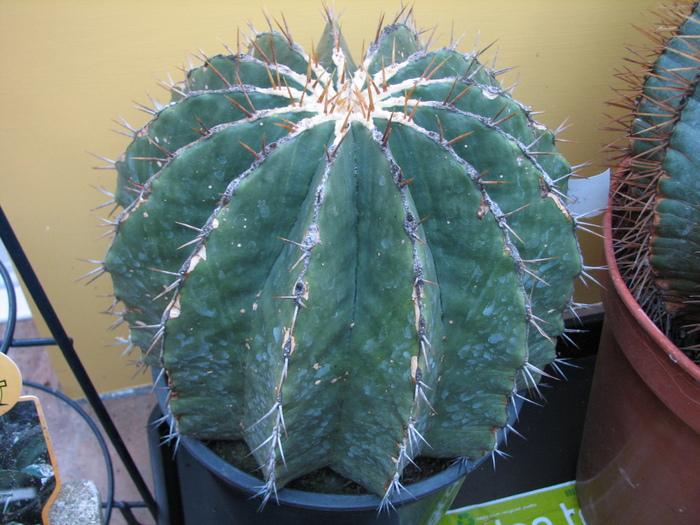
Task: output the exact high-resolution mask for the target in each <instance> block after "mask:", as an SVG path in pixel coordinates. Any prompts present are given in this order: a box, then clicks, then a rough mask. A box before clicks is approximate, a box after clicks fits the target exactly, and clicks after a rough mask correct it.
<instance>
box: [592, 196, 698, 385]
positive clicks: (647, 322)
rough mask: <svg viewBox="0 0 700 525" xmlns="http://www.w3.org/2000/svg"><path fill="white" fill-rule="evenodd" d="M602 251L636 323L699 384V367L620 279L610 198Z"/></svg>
mask: <svg viewBox="0 0 700 525" xmlns="http://www.w3.org/2000/svg"><path fill="white" fill-rule="evenodd" d="M603 251H604V253H605V260H606V262H607V265H608V273H609V276H610V280H611V281H612V283H613V286H614V287H615V291H616V292H617V294H618V295H619V297H620V299H621V300H622V301H623V302H624V304H625V306H626V307H627V308H628V309H629V311H630V313H631V314H632V315H633V316H634V318H635V319H636V320H637V322H638V323H639V324H640V325H642V326H643V327H644V328H645V329H646V331H647V334H648V335H649V337H651V338H652V339H653V340H654V341H655V342H656V343H657V344H658V345H659V347H660V348H661V349H662V350H663V351H664V352H666V354H668V356H669V359H670V360H671V361H673V362H674V363H675V364H677V365H678V366H679V367H680V368H682V369H683V370H685V371H686V372H687V373H688V374H689V375H690V376H692V377H693V378H694V379H695V380H696V381H698V382H700V366H698V365H697V364H695V363H694V362H693V361H692V360H691V359H690V358H689V357H688V356H687V355H685V354H684V353H683V351H682V350H681V349H680V348H678V346H676V345H675V344H674V343H673V342H672V341H671V340H670V339H669V338H668V337H666V335H665V334H664V333H663V332H662V331H661V330H660V329H659V328H658V327H657V326H656V324H655V323H654V322H653V321H652V320H651V319H650V318H649V316H648V315H647V314H646V313H645V312H644V310H643V309H642V308H641V306H639V303H638V302H637V300H636V299H635V298H634V296H633V295H632V293H631V292H630V290H629V288H628V287H627V285H626V284H625V281H624V280H623V279H622V275H621V274H620V270H619V268H618V266H617V259H616V258H615V252H614V250H613V243H612V198H611V199H610V201H609V202H608V206H607V208H606V210H605V212H604V215H603Z"/></svg>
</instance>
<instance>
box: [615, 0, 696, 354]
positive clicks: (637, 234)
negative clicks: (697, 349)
mask: <svg viewBox="0 0 700 525" xmlns="http://www.w3.org/2000/svg"><path fill="white" fill-rule="evenodd" d="M688 11H689V10H688V8H687V7H685V8H675V9H674V10H669V11H666V12H665V14H664V18H663V19H662V21H661V23H660V26H661V28H662V30H661V32H660V33H659V34H658V35H657V37H656V39H655V43H654V44H655V48H654V49H653V50H652V52H651V54H650V57H651V58H646V61H647V63H645V64H644V67H643V68H642V71H641V72H640V73H637V74H635V75H632V74H631V72H624V73H623V74H622V75H620V76H622V77H623V78H625V79H626V80H627V81H628V82H629V84H630V88H629V90H628V92H625V93H623V98H622V100H619V101H616V102H615V104H616V105H619V106H623V107H626V108H627V109H629V114H627V115H625V116H624V117H623V118H621V119H619V120H618V122H619V123H621V124H622V129H623V131H624V132H625V135H624V137H623V139H622V142H621V144H620V143H618V144H616V145H615V146H616V149H617V150H620V151H618V158H617V159H616V161H617V162H620V163H621V169H620V170H619V172H618V174H617V178H616V180H615V183H614V190H615V191H614V193H613V202H612V205H613V217H614V229H615V230H616V239H615V250H616V254H617V255H616V257H617V260H618V265H619V267H620V271H621V273H622V274H623V276H624V277H625V279H626V281H627V282H628V285H629V287H630V290H631V291H632V293H633V295H634V296H635V298H636V299H637V301H638V302H639V303H640V305H642V307H643V308H644V309H645V310H646V311H647V312H648V314H649V316H650V317H651V318H652V319H654V320H655V321H656V322H657V323H658V324H659V326H660V327H661V328H662V330H664V331H666V332H667V333H669V335H671V336H672V337H675V338H676V340H677V341H678V342H679V343H680V345H681V346H682V345H683V344H687V343H688V340H689V339H688V338H687V337H685V338H684V333H687V332H688V330H683V329H682V327H683V326H687V325H691V326H692V325H697V324H698V323H700V257H699V256H698V252H699V251H700V229H699V228H698V224H700V208H699V207H698V205H699V204H700V177H699V176H698V165H700V147H699V146H700V91H699V90H698V84H699V81H700V48H699V47H698V39H699V38H700V10H699V9H698V6H697V4H696V5H695V6H694V7H692V11H691V12H688ZM637 56H641V53H640V52H637ZM690 340H693V336H692V334H691V335H690Z"/></svg>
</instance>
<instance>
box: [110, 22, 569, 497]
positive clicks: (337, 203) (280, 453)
mask: <svg viewBox="0 0 700 525" xmlns="http://www.w3.org/2000/svg"><path fill="white" fill-rule="evenodd" d="M327 22H328V24H327V28H326V31H325V34H324V35H323V37H322V38H321V40H320V42H319V44H318V47H317V50H316V51H315V53H313V54H311V55H309V54H307V53H306V52H305V51H304V50H303V49H302V48H301V47H300V46H299V45H297V44H296V43H294V41H293V39H292V38H291V36H290V34H289V32H288V30H287V29H286V28H285V29H282V30H280V31H279V32H277V31H273V30H271V31H269V32H266V33H262V34H257V35H256V36H255V37H254V39H253V40H252V41H251V42H250V48H249V50H248V54H240V53H239V54H232V55H228V56H213V57H209V58H204V59H203V64H202V65H201V66H199V67H194V68H193V69H191V70H190V71H189V72H188V73H187V77H186V79H185V80H184V81H183V82H182V83H180V84H176V85H174V86H173V87H172V89H171V91H172V101H171V103H169V104H168V105H166V106H165V107H158V108H157V109H156V110H154V111H153V118H152V120H151V121H150V122H149V123H148V124H146V125H145V126H144V127H143V128H142V129H140V130H137V131H135V132H134V133H133V141H132V142H131V144H130V145H129V147H128V148H127V150H126V152H125V153H124V154H123V155H122V156H121V157H120V158H119V159H118V161H117V162H116V168H117V171H118V184H117V193H116V200H117V202H118V203H119V205H120V206H122V207H123V208H124V209H123V211H122V212H121V214H120V215H119V217H118V219H117V220H116V221H115V228H114V230H115V236H114V240H113V242H112V245H111V247H110V248H109V251H108V253H107V256H106V259H105V261H104V263H103V269H104V270H106V271H107V272H109V274H110V275H111V277H112V280H113V284H114V291H115V295H116V298H117V299H118V300H119V301H120V302H121V303H122V304H123V305H124V309H123V312H122V315H123V318H124V320H125V321H126V322H128V325H129V327H130V334H131V343H132V344H133V345H135V346H138V347H140V348H141V349H142V351H143V354H144V361H145V362H146V363H150V364H157V365H160V366H162V367H163V369H164V370H165V373H166V374H167V381H168V385H169V387H170V390H171V393H170V400H169V409H170V411H171V414H172V421H173V422H174V425H175V432H176V433H177V434H180V435H188V436H193V437H196V438H201V439H231V440H241V439H242V440H245V442H246V443H247V444H248V446H249V448H250V450H251V451H252V454H253V455H254V456H255V458H256V460H257V462H258V463H259V465H260V468H261V470H262V473H263V474H264V477H265V480H266V481H265V485H264V487H263V488H262V490H261V493H262V494H264V496H265V498H269V497H270V495H272V494H274V493H275V491H276V490H277V489H278V488H280V487H282V486H284V485H285V484H286V483H287V482H288V481H290V480H292V479H294V478H296V477H298V476H300V475H303V474H306V473H309V472H312V471H315V470H317V469H319V468H322V467H326V466H328V467H330V468H332V469H333V470H334V471H336V472H337V473H340V474H341V475H343V476H345V477H347V478H349V479H350V480H353V481H355V482H357V483H359V484H361V485H363V486H364V487H366V488H367V489H369V490H370V491H372V492H375V493H377V494H379V495H384V496H385V497H384V499H383V502H384V504H389V503H390V499H391V496H392V495H393V494H395V493H396V492H398V491H400V490H401V487H402V484H401V473H402V471H403V469H404V467H405V466H406V465H407V464H409V463H411V462H412V461H413V458H414V457H416V456H417V455H419V454H423V455H427V456H434V457H455V458H456V457H470V458H476V457H481V456H483V455H484V454H486V453H488V452H490V451H493V450H494V447H495V446H496V433H497V430H498V429H499V428H502V427H504V426H506V425H507V420H508V412H509V404H510V400H511V398H512V397H513V396H515V395H517V392H518V390H519V389H521V388H526V387H532V386H535V384H536V382H537V381H538V380H539V378H540V376H541V374H542V369H543V368H544V367H545V366H546V365H547V364H548V363H551V362H552V361H553V360H554V359H555V340H556V337H557V336H558V335H559V334H561V333H562V331H563V322H562V313H563V311H564V310H565V309H567V308H568V307H569V305H570V301H571V296H572V290H573V282H574V279H575V278H576V277H577V276H578V275H579V274H580V272H581V268H582V267H581V256H580V252H579V248H578V244H577V241H576V237H575V221H574V219H573V218H572V217H571V216H570V214H569V213H568V212H567V209H566V197H565V194H566V188H567V178H568V176H569V175H570V171H571V170H570V166H569V165H568V164H567V162H566V160H565V159H564V158H562V156H561V155H559V154H558V152H557V149H556V147H555V136H554V133H553V132H551V131H550V130H548V129H547V128H546V127H545V126H543V125H541V124H539V123H537V122H536V121H535V120H534V119H533V117H532V115H531V113H530V111H529V110H528V108H526V107H525V106H523V105H522V104H520V103H518V102H516V101H515V100H513V99H512V98H511V96H510V94H509V93H508V92H507V91H505V90H504V89H503V88H502V87H501V86H500V85H499V82H498V81H497V80H496V73H494V72H493V71H492V70H490V69H488V68H487V67H485V66H484V65H483V64H481V63H480V62H479V61H478V57H477V56H475V55H473V54H464V53H461V52H458V51H457V50H456V49H454V48H453V47H448V48H444V49H438V50H435V51H429V50H427V49H426V48H425V47H424V46H423V45H422V44H421V42H420V40H419V37H418V34H417V32H416V30H415V29H414V28H413V25H412V23H410V19H409V17H405V16H404V15H400V16H399V17H397V19H396V20H394V23H393V24H392V25H389V26H387V27H385V28H383V29H380V30H379V32H378V34H377V37H376V40H375V41H374V42H373V43H372V44H371V46H370V47H369V50H368V52H367V54H366V56H365V57H364V59H363V61H362V62H361V63H359V64H357V63H355V62H354V61H353V59H352V58H351V56H350V54H349V53H348V52H347V49H346V45H345V42H344V40H343V39H342V37H341V35H340V32H339V29H338V25H337V23H336V22H335V20H334V19H333V17H332V16H328V20H327Z"/></svg>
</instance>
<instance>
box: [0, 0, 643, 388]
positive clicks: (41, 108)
mask: <svg viewBox="0 0 700 525" xmlns="http://www.w3.org/2000/svg"><path fill="white" fill-rule="evenodd" d="M415 3H416V6H415V13H416V14H417V18H418V22H419V24H420V25H421V26H423V27H432V26H435V25H438V26H439V27H438V30H437V32H436V35H438V36H440V39H439V40H438V45H445V44H447V43H448V41H449V36H450V32H451V30H452V25H453V24H454V32H455V33H456V34H457V35H461V34H462V33H463V32H464V34H465V37H464V39H463V41H462V42H463V43H462V45H461V49H462V50H464V51H468V50H471V49H472V46H473V42H474V40H475V38H476V35H477V32H480V37H479V43H480V45H482V46H483V45H486V44H488V43H490V42H492V41H496V42H497V45H496V46H495V47H494V48H492V49H494V50H495V48H496V47H497V48H498V64H497V65H498V67H506V66H518V69H517V70H516V71H515V72H513V73H509V74H507V75H506V77H505V81H504V83H505V84H506V85H509V84H510V83H512V82H513V81H514V80H515V78H516V77H519V85H518V88H517V89H516V92H515V96H516V98H518V99H519V100H521V101H522V102H523V103H525V104H527V105H530V106H532V107H533V108H535V109H537V110H540V111H544V112H545V113H544V114H543V115H541V116H540V120H541V121H542V122H544V123H545V124H547V125H549V126H551V127H557V126H558V125H559V124H560V123H562V122H563V121H564V120H565V119H566V118H568V119H569V122H571V123H572V124H573V126H572V127H571V128H570V129H569V131H568V132H567V133H566V135H565V136H566V138H569V139H571V140H575V141H577V143H576V144H564V145H563V148H562V149H563V151H564V153H565V155H567V157H568V158H569V160H570V162H571V163H572V164H581V163H584V162H586V161H599V160H600V159H601V156H600V154H599V150H600V147H601V145H602V144H603V143H606V142H608V141H610V140H611V137H610V136H609V135H610V134H609V133H607V134H606V133H602V132H599V131H596V130H597V128H599V127H600V126H601V125H602V124H603V123H604V122H605V120H606V119H605V117H604V115H603V114H604V112H606V111H608V110H607V109H606V108H605V106H604V101H605V100H607V99H609V98H611V91H610V89H609V85H611V84H613V80H612V77H611V75H612V72H613V70H614V69H615V68H621V67H623V61H622V56H623V55H624V53H625V52H624V45H623V44H629V43H638V42H642V41H643V38H642V37H641V36H640V35H639V33H638V32H636V31H635V30H634V29H633V28H632V24H636V25H640V26H642V27H646V26H647V25H648V23H647V22H646V21H645V19H644V14H645V12H646V11H647V10H648V8H650V7H655V6H656V1H652V0H612V1H611V0H587V1H585V2H583V1H580V0H509V1H506V0H489V1H485V0H460V1H447V0H417V1H416V2H415ZM252 4H253V2H250V0H245V1H243V0H225V1H217V0H198V1H197V2H195V1H189V2H188V1H183V0H167V1H166V0H139V1H135V0H121V1H117V0H112V1H99V0H72V1H68V0H63V1H58V0H43V1H39V0H3V1H2V2H0V75H1V76H2V82H0V127H1V130H0V133H1V138H0V204H1V205H2V206H3V208H4V210H5V212H6V213H7V215H8V216H9V218H10V220H11V221H12V223H13V225H14V228H15V229H16V232H17V234H18V236H19V238H20V241H21V242H22V243H23V245H24V248H25V250H26V251H27V252H28V256H29V258H30V260H31V261H32V262H33V264H34V267H35V270H36V271H37V273H38V275H39V278H40V279H41V280H42V282H43V284H44V286H45V288H46V290H47V293H48V295H49V297H50V298H51V300H52V301H53V304H54V307H55V308H56V310H57V311H58V314H59V316H60V318H61V320H62V321H63V323H64V325H65V327H66V329H67V331H68V333H69V334H70V335H71V337H73V338H74V340H75V345H76V348H77V350H78V352H79V353H80V355H81V358H82V360H83V362H84V364H85V366H86V368H87V369H88V372H89V373H90V375H91V377H92V378H93V381H94V382H95V384H96V385H97V387H98V389H99V390H100V391H102V392H108V391H112V390H117V389H122V388H126V387H129V386H135V385H138V384H144V383H147V382H148V380H149V378H148V376H146V375H139V376H137V377H136V378H132V375H133V374H134V372H135V369H134V368H133V367H129V366H127V365H126V361H127V360H126V359H122V360H120V359H119V355H120V353H121V348H112V347H107V345H109V344H110V343H112V342H113V341H114V337H115V336H116V335H121V336H125V335H126V334H125V333H124V332H116V333H115V332H108V331H107V328H108V327H109V325H110V324H111V323H112V322H113V321H114V319H113V318H111V317H110V316H107V315H100V314H99V313H98V312H100V311H104V310H105V309H106V308H107V307H108V306H109V304H110V300H109V299H106V298H104V297H99V296H100V295H105V294H109V293H110V288H109V284H110V283H109V279H108V278H103V279H100V280H98V281H96V282H94V283H92V284H90V285H87V286H86V285H85V284H82V283H77V284H76V283H75V282H74V281H75V280H76V279H77V278H78V277H80V276H81V275H83V274H84V273H86V272H87V271H88V270H89V269H91V268H92V266H91V265H89V264H86V263H84V262H81V261H79V260H78V259H79V258H82V259H98V260H99V259H101V258H102V256H103V254H104V252H105V250H106V247H107V244H106V240H104V239H103V240H95V239H97V238H98V237H99V236H100V234H101V233H102V232H103V231H104V228H100V227H99V224H100V223H99V221H98V220H97V219H96V217H98V216H99V215H100V214H101V212H93V211H90V210H91V208H93V207H95V206H97V205H99V204H101V203H102V202H103V201H104V200H105V198H104V196H103V195H101V194H100V193H99V192H97V191H95V190H94V189H93V188H92V186H104V187H106V188H108V189H110V190H112V189H113V186H114V182H113V180H112V177H113V172H112V171H107V170H93V169H92V166H94V165H99V164H100V161H98V160H97V159H95V158H94V157H91V156H90V155H88V154H87V153H86V152H94V153H97V154H100V155H104V156H106V157H110V158H115V157H116V156H117V155H119V153H120V152H121V151H122V150H123V149H124V148H125V146H126V144H127V139H126V137H123V136H121V135H118V134H116V133H112V132H111V131H109V129H110V128H112V127H116V126H115V125H113V124H112V122H111V121H112V120H113V119H116V118H117V116H118V115H123V116H124V117H125V118H126V119H127V120H128V121H129V122H130V123H131V124H132V125H134V126H137V125H141V124H143V123H144V122H145V121H146V117H147V115H146V114H144V113H141V112H138V111H136V110H134V109H132V108H131V106H132V101H137V102H142V103H144V102H145V103H147V102H148V98H147V97H146V94H145V92H146V91H148V92H150V93H151V94H153V95H157V97H158V98H160V99H161V100H163V101H164V100H167V96H166V94H165V93H164V92H163V91H162V90H160V89H159V88H158V87H157V86H156V78H165V77H166V76H167V73H168V72H170V73H171V74H172V76H173V77H174V78H175V79H179V78H181V73H180V71H178V67H180V66H182V65H183V64H185V63H186V60H185V52H186V51H188V50H197V49H199V48H200V47H201V48H202V49H203V50H204V52H206V53H208V54H215V53H218V52H222V51H223V48H222V46H221V45H220V43H219V41H220V40H222V41H224V42H227V43H230V45H231V47H235V45H236V31H237V27H241V29H243V30H244V31H245V32H246V33H248V28H247V26H246V21H248V20H249V21H251V22H253V24H255V26H256V27H259V28H264V27H265V19H264V16H263V14H262V12H261V9H260V7H258V6H253V5H252ZM259 5H261V6H265V7H266V8H267V10H268V11H269V12H270V13H271V14H272V15H273V16H278V15H279V13H280V12H281V11H284V13H285V15H286V18H287V20H288V22H289V25H290V26H291V28H292V32H293V34H294V36H295V38H296V39H297V41H298V42H299V43H300V44H302V45H303V46H304V47H308V46H309V44H310V42H311V40H312V39H313V40H314V41H318V37H319V35H320V33H321V30H322V28H323V20H322V17H321V2H320V1H317V0H314V1H307V0H295V1H294V2H291V1H288V2H283V1H278V0H268V1H266V2H261V3H260V4H259ZM399 5H400V2H399V1H398V0H392V1H385V0H371V1H369V0H345V1H342V0H336V2H335V8H336V11H337V12H340V11H344V14H343V16H342V19H341V21H342V25H343V31H344V33H345V36H346V38H347V40H348V42H349V44H350V46H351V49H353V50H354V55H355V56H356V57H357V56H358V55H359V54H360V48H361V47H362V45H363V42H365V43H368V42H369V41H370V40H371V38H372V37H373V36H374V33H375V31H376V21H377V20H378V18H379V14H380V12H382V11H386V12H387V14H388V15H391V14H393V13H395V12H396V10H397V8H398V7H399ZM487 56H493V52H492V51H489V53H488V54H487ZM596 170H598V168H597V167H595V168H589V169H586V170H584V171H583V173H584V174H586V175H589V174H593V173H597V171H596ZM584 241H585V248H584V250H585V252H586V256H587V258H588V260H589V264H597V262H598V257H599V252H600V242H599V241H597V240H591V239H588V238H586V239H584ZM578 294H579V299H581V300H586V301H595V300H597V297H598V296H597V291H596V290H595V289H593V290H592V291H590V292H585V291H579V292H578ZM42 329H43V328H42ZM52 357H53V360H54V365H55V367H56V368H57V371H58V373H59V376H60V377H61V381H62V384H63V386H64V389H65V391H66V392H67V393H68V394H70V395H73V396H79V395H81V393H80V391H79V390H78V389H77V387H76V385H75V383H74V381H73V380H72V377H71V376H70V373H69V372H68V370H67V367H66V365H65V364H64V363H63V361H62V359H61V358H60V356H58V355H57V354H56V352H53V355H52Z"/></svg>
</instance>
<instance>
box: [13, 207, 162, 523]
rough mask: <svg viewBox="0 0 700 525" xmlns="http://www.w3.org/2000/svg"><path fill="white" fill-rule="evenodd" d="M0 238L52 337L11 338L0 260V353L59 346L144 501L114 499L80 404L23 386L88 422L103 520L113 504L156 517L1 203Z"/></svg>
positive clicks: (147, 493) (153, 505)
mask: <svg viewBox="0 0 700 525" xmlns="http://www.w3.org/2000/svg"><path fill="white" fill-rule="evenodd" d="M0 239H2V242H3V243H4V245H5V247H6V248H7V251H8V253H9V254H10V258H11V259H12V262H13V263H14V265H15V268H16V269H17V273H18V274H19V277H20V279H22V281H23V282H24V284H25V286H26V288H27V290H28V291H29V294H30V296H31V298H32V300H33V301H34V304H35V305H36V307H37V309H38V310H39V312H40V314H41V316H42V318H43V320H44V322H45V323H46V325H47V326H48V328H49V330H50V332H51V335H52V338H48V339H24V340H15V339H14V331H15V324H16V319H17V304H16V297H15V294H14V289H13V285H12V282H11V280H10V275H9V272H8V271H7V269H6V268H5V267H4V265H3V264H2V263H1V262H0V278H2V280H3V281H4V282H5V284H6V285H7V286H6V288H7V296H8V303H9V315H8V319H7V328H6V330H5V335H4V339H3V340H0V351H1V352H2V353H7V351H8V350H9V349H10V348H12V347H15V348H21V347H36V346H53V345H56V346H58V347H59V348H60V350H61V353H62V354H63V357H64V358H65V360H66V362H67V363H68V366H69V367H70V369H71V371H72V373H73V375H74V376H75V378H76V379H77V380H78V383H79V384H80V387H81V389H82V390H83V392H84V394H85V397H86V398H87V400H88V402H89V403H90V406H91V407H92V409H93V410H94V411H95V414H96V416H97V419H98V420H99V422H100V424H101V425H102V428H103V429H104V432H105V434H106V435H107V437H108V438H109V440H110V441H111V443H112V445H113V446H114V449H115V450H116V452H117V454H118V455H119V458H120V459H121V461H122V463H123V464H124V467H125V468H126V471H127V472H128V474H129V476H130V477H131V480H132V481H133V483H134V485H135V487H136V489H137V490H138V492H139V494H140V495H141V497H142V498H143V502H117V501H114V474H113V469H112V462H111V459H110V456H109V452H108V450H107V447H106V443H105V440H104V438H103V437H102V434H101V432H100V430H99V428H98V427H97V426H96V425H95V423H94V422H93V421H92V420H91V419H90V417H89V416H88V415H87V414H86V413H85V412H84V411H83V410H82V408H81V407H80V406H79V405H77V404H76V403H75V402H73V401H72V400H71V399H69V398H67V397H66V396H64V395H63V394H61V393H60V392H56V391H53V390H51V389H48V388H46V387H44V386H42V385H37V384H35V383H29V382H25V384H26V386H29V387H32V388H38V389H41V390H44V391H46V392H48V393H50V394H52V395H54V396H57V397H59V398H60V399H62V400H63V401H64V402H66V403H67V404H68V405H69V406H71V407H72V408H73V409H74V410H76V411H77V412H78V413H79V414H80V415H81V416H82V417H83V418H84V419H85V420H86V421H87V422H88V425H89V426H90V428H91V430H92V431H93V433H94V434H95V436H96V438H97V439H98V442H99V443H100V446H101V448H102V451H103V454H104V456H105V462H106V466H107V472H108V485H109V488H108V495H107V496H108V497H107V501H106V502H105V503H103V506H104V507H105V512H104V523H105V524H108V523H109V521H110V517H111V512H112V509H113V508H115V507H116V508H118V509H119V510H120V511H121V512H122V514H123V515H124V518H125V520H126V521H127V523H129V524H130V525H132V524H133V525H138V521H137V520H136V518H135V517H134V515H133V513H132V512H131V509H132V508H134V507H146V508H148V510H149V511H150V513H151V515H152V516H153V518H154V519H155V520H156V521H157V516H158V507H157V504H156V500H155V499H154V497H153V495H152V494H151V491H150V490H149V488H148V486H147V485H146V482H145V481H144V479H143V477H142V476H141V473H140V472H139V470H138V468H137V467H136V463H135V462H134V460H133V458H132V457H131V454H130V453H129V451H128V449H127V448H126V445H125V444H124V441H123V440H122V438H121V436H120V435H119V431H118V430H117V428H116V426H115V425H114V422H113V420H112V418H111V416H110V415H109V413H108V412H107V409H106V408H105V406H104V403H103V402H102V399H101V398H100V396H99V394H98V393H97V390H96V389H95V386H94V385H93V383H92V381H91V380H90V377H89V376H88V374H87V371H86V370H85V368H84V367H83V364H82V363H81V361H80V358H79V357H78V354H77V353H76V351H75V348H74V347H73V340H72V339H71V338H69V337H68V335H67V334H66V332H65V330H64V328H63V325H62V324H61V322H60V320H59V318H58V315H57V314H56V312H55V311H54V309H53V307H52V306H51V303H50V301H49V298H48V297H47V296H46V293H45V292H44V289H43V288H42V286H41V283H40V282H39V280H38V278H37V276H36V274H35V273H34V270H33V269H32V266H31V264H30V263H29V260H28V259H27V257H26V255H25V253H24V250H22V247H21V245H20V243H19V241H18V239H17V237H16V236H15V234H14V231H13V230H12V227H11V225H10V223H9V221H8V219H7V217H6V215H5V213H4V211H3V210H2V207H0Z"/></svg>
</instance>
